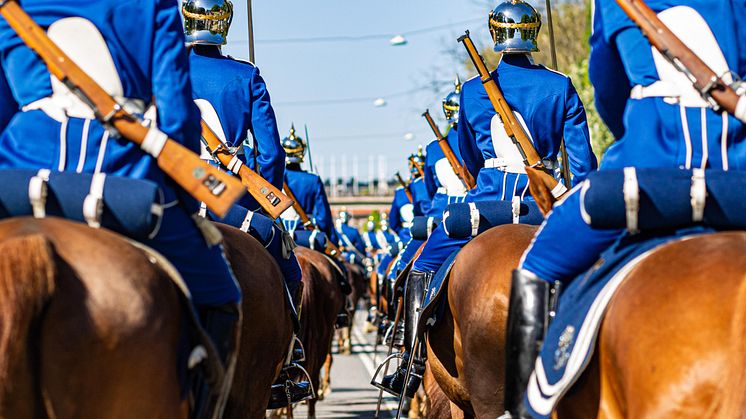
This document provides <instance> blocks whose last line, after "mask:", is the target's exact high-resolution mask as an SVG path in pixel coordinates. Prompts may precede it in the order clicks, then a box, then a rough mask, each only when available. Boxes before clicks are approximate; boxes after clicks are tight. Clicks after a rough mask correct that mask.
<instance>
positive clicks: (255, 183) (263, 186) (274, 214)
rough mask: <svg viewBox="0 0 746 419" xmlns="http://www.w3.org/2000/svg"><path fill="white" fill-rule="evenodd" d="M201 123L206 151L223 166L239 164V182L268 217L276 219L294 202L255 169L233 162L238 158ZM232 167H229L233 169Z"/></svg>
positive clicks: (205, 124) (203, 122) (233, 166)
mask: <svg viewBox="0 0 746 419" xmlns="http://www.w3.org/2000/svg"><path fill="white" fill-rule="evenodd" d="M201 123H202V139H203V140H204V142H205V147H206V148H207V151H208V152H209V153H210V154H211V155H212V157H213V159H215V160H216V161H217V162H218V163H220V164H221V165H222V166H223V167H225V168H227V169H228V168H234V169H235V164H240V166H239V169H238V173H236V175H238V177H239V178H241V183H243V185H244V187H245V188H246V189H247V190H248V191H249V193H250V194H251V196H253V197H254V199H256V201H257V202H258V203H259V205H261V207H262V208H263V209H264V210H265V211H266V212H267V214H269V216H270V218H272V219H276V218H278V217H279V216H280V214H282V213H283V212H285V210H286V209H288V208H290V207H292V206H293V204H294V202H293V201H292V200H291V199H290V198H289V197H287V196H285V194H283V193H282V192H281V191H280V190H279V189H277V188H276V187H275V186H274V185H272V184H271V183H269V182H268V181H267V180H266V179H264V178H263V177H261V176H260V175H259V174H258V173H256V172H255V171H253V170H251V169H249V168H248V167H246V165H245V164H243V163H242V162H240V161H239V162H238V163H234V160H233V159H238V157H236V156H234V155H233V154H231V153H230V152H229V151H228V147H227V146H226V145H225V144H224V143H223V142H222V141H221V140H220V139H219V138H218V136H217V135H216V134H215V132H214V131H213V130H212V129H211V128H210V127H209V126H208V125H207V123H206V122H205V120H204V119H203V120H202V121H201ZM234 169H229V170H231V171H233V170H234Z"/></svg>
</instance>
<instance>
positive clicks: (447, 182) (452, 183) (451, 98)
mask: <svg viewBox="0 0 746 419" xmlns="http://www.w3.org/2000/svg"><path fill="white" fill-rule="evenodd" d="M460 96H461V79H459V78H458V77H457V78H456V82H455V83H454V88H453V91H452V92H450V93H448V95H447V96H446V97H445V98H443V102H442V107H443V114H444V115H445V117H446V121H447V122H448V128H447V132H446V139H447V141H448V145H449V146H450V147H451V150H453V153H454V155H455V156H456V158H457V159H458V161H459V162H463V159H462V158H461V153H460V152H459V142H458V117H459V109H460V102H459V100H460ZM425 151H426V154H425V155H426V156H427V157H426V158H425V169H424V171H425V176H424V179H425V186H426V187H427V193H428V194H429V195H430V196H431V197H432V204H431V206H430V211H428V213H427V214H425V215H427V216H430V217H442V216H443V211H445V209H446V206H447V205H448V204H453V203H456V202H462V201H463V200H464V198H465V197H466V193H467V192H468V190H467V189H466V186H465V185H464V183H463V182H462V181H461V179H459V177H458V174H456V172H455V171H454V169H453V167H451V163H450V162H449V161H448V159H447V158H446V156H445V153H443V149H442V147H441V146H440V144H438V140H437V139H436V140H435V141H432V142H430V144H428V145H427V148H426V149H425ZM462 164H463V163H462Z"/></svg>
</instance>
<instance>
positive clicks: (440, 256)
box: [412, 168, 532, 272]
mask: <svg viewBox="0 0 746 419" xmlns="http://www.w3.org/2000/svg"><path fill="white" fill-rule="evenodd" d="M513 196H519V197H521V199H532V198H531V197H530V194H529V192H528V177H527V176H526V175H525V174H517V173H507V172H503V171H501V170H498V169H487V168H484V169H482V170H480V171H479V175H478V176H477V187H476V188H474V189H472V190H471V191H469V194H468V195H466V199H465V200H464V202H477V201H500V200H506V199H508V200H509V199H512V198H513ZM470 240H471V238H466V239H454V238H450V237H448V235H447V234H446V232H445V229H444V228H443V224H441V225H439V226H438V227H437V228H436V229H435V230H433V233H432V234H431V235H430V238H428V239H427V243H425V247H424V249H422V254H420V257H418V258H417V260H415V262H414V266H413V267H412V269H414V270H416V271H420V272H436V271H437V270H438V269H439V268H440V266H441V265H443V262H445V260H446V259H447V258H448V256H450V255H451V253H453V252H454V251H455V250H458V249H460V248H462V247H464V246H465V245H466V243H468V242H469V241H470Z"/></svg>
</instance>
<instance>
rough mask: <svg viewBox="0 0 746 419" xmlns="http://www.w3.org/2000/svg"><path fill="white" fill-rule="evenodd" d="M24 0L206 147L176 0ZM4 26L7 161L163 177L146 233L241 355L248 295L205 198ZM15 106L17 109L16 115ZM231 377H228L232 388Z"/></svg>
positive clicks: (118, 89)
mask: <svg viewBox="0 0 746 419" xmlns="http://www.w3.org/2000/svg"><path fill="white" fill-rule="evenodd" d="M23 6H24V9H25V11H26V12H27V13H28V14H29V15H30V16H31V17H32V18H33V20H34V21H35V22H37V23H38V24H39V25H40V26H41V27H42V28H43V29H44V30H46V31H47V32H48V35H49V36H50V38H52V39H53V40H54V39H57V40H60V39H61V40H70V39H71V37H72V36H77V37H80V36H82V37H84V40H85V42H83V40H82V39H81V43H85V44H86V45H87V47H85V46H84V47H81V46H80V45H79V43H72V42H69V41H68V42H62V41H58V42H60V44H61V45H60V46H61V47H62V48H63V49H64V50H65V51H67V53H68V54H70V55H71V56H74V60H75V61H76V62H77V63H78V64H79V66H81V67H82V68H84V69H86V70H88V71H89V72H90V73H91V74H90V76H92V77H93V78H94V79H95V80H96V81H97V82H98V83H99V84H101V85H102V87H103V88H104V89H105V90H106V91H107V92H108V93H110V95H112V96H114V97H116V99H117V101H118V103H119V104H121V105H122V106H123V108H124V109H126V110H127V111H128V112H130V113H132V114H135V115H137V116H140V117H142V116H143V115H144V114H145V112H146V110H147V109H148V108H149V107H150V106H152V105H153V103H154V102H157V104H158V107H157V111H156V112H155V113H156V114H157V125H158V128H159V129H160V130H161V131H163V132H164V133H166V134H167V135H168V137H170V138H171V139H173V140H176V141H177V142H179V143H180V144H182V145H184V146H186V147H187V148H189V149H190V150H192V151H193V152H195V153H198V152H199V132H200V129H199V110H198V108H197V107H196V106H195V105H194V102H193V101H192V97H191V86H190V84H189V78H188V70H189V63H188V59H187V55H186V51H185V50H184V35H183V31H182V26H181V22H180V18H179V10H178V4H177V2H175V1H166V0H163V1H157V2H151V3H150V4H148V5H144V7H141V8H139V9H138V11H137V13H134V14H133V13H121V11H122V9H121V4H120V2H116V1H101V2H95V3H85V2H83V3H80V2H76V3H75V4H74V5H72V4H67V3H59V2H58V3H48V2H41V1H33V0H32V1H24V2H23ZM0 34H1V36H0V39H2V41H0V51H1V53H0V57H2V58H0V63H1V64H2V71H0V109H2V111H0V123H2V125H0V131H2V136H1V137H0V144H2V146H1V147H0V169H14V168H27V169H51V170H54V171H77V172H79V173H81V172H82V173H96V174H98V173H106V174H108V175H114V176H123V177H129V178H136V179H146V180H149V181H152V182H155V183H156V184H158V186H159V187H160V189H161V190H162V191H163V194H164V197H165V201H164V202H165V203H166V205H164V213H163V217H162V222H161V225H160V229H159V230H158V232H157V234H156V235H155V236H154V237H152V238H151V239H148V240H144V243H145V244H146V245H148V246H150V247H152V248H154V249H156V250H157V251H158V252H160V253H161V254H163V255H164V256H166V257H167V258H168V260H169V261H171V262H172V263H173V264H174V265H175V266H176V268H177V269H178V271H179V273H180V274H181V276H182V277H183V279H184V280H185V282H186V284H187V285H188V287H189V290H190V291H191V295H192V297H193V301H194V303H195V305H196V307H197V310H198V312H199V315H200V317H201V320H202V325H203V326H204V328H205V330H206V331H207V332H208V334H209V335H210V337H211V338H212V339H213V341H214V343H215V346H216V348H217V349H218V351H219V352H220V355H221V357H222V358H223V361H224V362H226V363H227V362H228V360H229V359H232V358H234V351H235V343H236V342H235V341H236V336H237V331H238V327H239V323H240V314H239V313H240V312H239V302H240V299H241V295H240V290H239V288H238V285H237V283H236V280H235V278H234V276H233V273H232V271H231V268H230V267H229V266H228V264H227V262H226V260H225V257H224V254H223V248H222V246H221V245H220V244H217V243H216V242H217V241H219V240H214V239H215V236H214V234H212V233H214V230H213V229H214V228H213V227H212V226H211V225H206V224H205V221H204V220H202V219H200V218H199V217H197V216H196V214H197V212H198V209H199V204H198V202H197V201H196V200H194V199H193V198H192V197H191V196H189V195H188V194H187V193H186V192H185V191H184V190H183V189H181V188H180V187H178V186H176V184H175V183H174V182H172V181H170V180H169V179H167V177H166V176H165V175H164V172H163V171H161V169H160V168H159V167H158V165H157V164H156V159H154V158H153V157H152V156H151V155H149V154H148V153H146V152H145V151H143V150H142V149H141V148H140V147H138V146H137V145H136V144H135V143H133V142H129V141H125V140H123V139H121V138H119V135H118V134H117V133H115V131H113V130H111V129H108V128H107V127H106V126H104V125H102V124H101V123H100V122H99V121H98V120H97V119H96V118H95V115H94V111H93V110H92V109H91V107H90V106H89V105H87V104H85V103H83V102H82V101H81V100H79V99H78V98H77V97H76V96H74V95H73V94H71V92H70V90H69V89H68V88H67V87H65V86H64V85H63V84H62V83H60V82H59V80H57V79H56V78H55V77H52V76H50V73H49V71H48V70H47V67H46V66H45V64H44V62H43V61H42V60H41V59H40V57H39V56H38V55H36V54H35V53H34V52H33V51H32V50H30V49H29V48H27V47H26V46H24V45H23V43H22V42H21V40H20V39H19V38H18V36H17V35H16V33H15V32H14V31H13V30H12V29H11V28H10V27H9V26H8V24H7V22H6V21H5V20H0ZM134 34H136V35H137V36H132V35H134ZM78 39H80V38H78ZM76 46H78V48H79V49H78V50H76V48H75V47H76ZM80 48H83V49H82V50H81V49H80ZM5 86H8V87H9V88H10V89H5ZM11 93H12V96H11V95H10V94H11ZM7 110H19V112H17V113H15V115H14V116H13V117H12V118H11V119H10V120H8V118H7V115H6V111H7ZM30 138H33V139H34V140H33V141H29V139H30ZM203 232H209V233H211V234H209V235H203ZM206 237H209V238H210V239H209V240H208V239H207V238H206ZM226 378H229V377H226ZM228 386H229V385H223V386H222V387H223V389H224V390H226V391H227V388H228ZM205 405H206V404H205ZM208 409H209V410H210V411H211V412H212V411H213V410H214V411H215V412H218V411H219V410H220V409H221V407H220V406H218V402H217V398H215V397H214V398H213V399H212V400H211V401H210V407H209V408H207V409H206V410H203V411H201V412H193V413H195V414H197V415H200V414H207V413H206V412H207V410H208ZM211 414H212V413H211Z"/></svg>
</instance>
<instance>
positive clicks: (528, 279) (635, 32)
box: [505, 0, 746, 418]
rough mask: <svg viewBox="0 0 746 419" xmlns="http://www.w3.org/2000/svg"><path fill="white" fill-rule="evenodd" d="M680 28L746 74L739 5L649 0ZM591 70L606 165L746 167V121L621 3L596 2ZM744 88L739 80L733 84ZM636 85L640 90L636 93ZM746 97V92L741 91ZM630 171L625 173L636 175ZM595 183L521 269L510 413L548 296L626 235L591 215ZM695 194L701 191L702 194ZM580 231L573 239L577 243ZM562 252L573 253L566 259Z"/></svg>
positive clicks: (706, 55)
mask: <svg viewBox="0 0 746 419" xmlns="http://www.w3.org/2000/svg"><path fill="white" fill-rule="evenodd" d="M646 3H647V4H648V6H649V7H650V8H651V9H652V10H653V12H655V13H656V14H657V15H658V17H659V18H660V19H661V21H663V22H664V23H665V24H666V25H667V26H668V27H669V28H670V29H671V31H672V32H673V33H674V34H676V35H677V36H678V37H679V38H680V39H681V40H682V41H683V42H684V44H686V45H687V46H688V47H689V49H691V50H692V51H693V52H694V53H695V54H696V55H697V56H699V57H700V58H701V59H702V60H703V61H704V62H705V63H706V64H707V65H708V66H709V67H710V68H711V69H712V70H713V71H714V72H715V73H716V74H717V75H719V76H721V77H723V79H724V80H727V81H725V83H727V84H730V83H735V82H736V80H735V78H734V77H733V76H732V75H735V76H738V75H744V74H746V67H744V65H745V63H746V61H744V59H743V58H744V56H746V50H745V49H744V48H743V45H742V42H743V39H744V38H743V36H742V34H743V32H740V33H739V29H738V28H739V25H738V22H739V20H738V19H737V18H736V17H735V16H738V15H739V13H740V15H741V16H743V6H742V5H741V4H736V2H732V1H708V2H693V1H683V0H682V1H674V2H670V1H658V0H649V1H647V2H646ZM594 5H595V16H594V27H593V34H592V36H591V55H590V62H589V67H590V68H589V74H590V78H591V82H592V83H593V85H594V87H595V94H596V106H597V108H598V110H599V113H600V114H601V116H602V117H603V119H604V121H605V122H606V124H607V126H608V127H609V128H610V129H611V131H612V133H613V134H614V136H615V137H616V139H617V141H616V142H615V143H614V144H613V145H612V146H611V147H609V149H608V150H607V151H606V153H605V155H604V159H603V163H602V165H601V169H600V170H601V171H605V170H615V169H616V170H618V169H622V168H625V167H628V166H630V167H634V168H681V169H710V168H711V169H715V170H729V169H730V170H744V168H745V167H746V158H745V157H746V154H745V153H744V144H746V126H745V125H744V124H743V123H742V122H741V121H739V120H738V119H737V118H735V117H734V116H733V115H730V114H728V113H727V112H723V111H716V110H715V109H713V102H711V101H709V100H706V97H707V95H703V94H700V93H699V92H698V91H697V90H695V89H694V87H693V85H692V82H691V81H690V80H689V79H687V78H686V77H685V76H684V74H683V73H680V71H679V70H678V69H676V68H675V67H673V66H672V65H671V64H670V63H669V62H668V61H666V60H665V59H663V57H662V55H661V54H660V53H659V52H658V51H657V50H656V49H655V48H652V47H651V45H650V43H649V42H648V40H647V39H646V38H645V37H644V36H643V34H642V32H641V31H640V29H638V27H637V26H636V25H635V23H634V22H633V21H632V20H630V18H629V17H628V16H627V15H626V14H625V13H624V11H623V10H622V8H621V7H620V6H619V5H618V4H617V3H616V2H614V1H612V0H596V1H595V4H594ZM733 85H734V86H735V87H736V89H735V90H736V91H738V89H737V87H738V85H737V83H735V84H733ZM630 86H632V89H631V90H630V88H629V87H630ZM740 94H741V96H742V98H741V100H742V101H744V99H743V92H742V91H741V93H740ZM627 170H629V169H625V171H627ZM585 189H586V186H585V185H584V186H582V187H578V188H575V189H574V190H572V191H571V193H570V194H569V195H568V196H567V197H566V198H565V199H564V200H563V201H561V202H560V203H559V204H557V205H555V206H554V209H553V211H552V212H551V213H550V214H549V215H548V217H547V219H546V220H545V222H544V224H543V225H542V227H541V229H540V230H539V232H538V234H537V235H536V237H535V238H534V241H533V243H532V245H531V246H530V247H529V248H528V249H527V251H526V252H525V253H524V255H523V259H522V261H521V264H520V266H519V269H517V270H516V271H514V274H513V282H512V289H511V296H510V309H509V310H510V313H509V320H508V336H507V338H508V342H507V346H508V363H507V365H508V370H507V371H506V385H505V388H506V390H505V409H506V411H507V412H508V414H506V417H510V416H512V417H521V418H523V417H527V416H528V413H527V411H526V407H525V406H524V405H523V403H522V400H523V395H524V392H525V389H526V386H527V383H528V381H529V376H530V375H531V372H532V371H533V368H534V360H535V359H536V356H537V351H538V347H539V346H538V345H537V341H538V340H541V339H542V338H543V334H544V332H545V330H544V324H545V323H544V321H545V319H546V315H547V312H546V308H547V296H546V293H547V292H549V289H550V288H551V287H552V286H553V284H555V283H564V285H566V284H567V283H568V281H570V280H571V279H572V278H575V277H576V276H578V275H579V274H582V273H583V272H585V271H587V270H588V269H590V268H591V266H592V265H594V263H596V261H597V260H598V259H599V255H600V254H601V253H602V252H603V251H604V250H606V249H607V248H609V247H610V246H611V245H612V244H614V243H615V242H617V240H619V239H620V237H622V236H623V235H624V234H625V231H624V230H608V229H607V230H603V229H593V228H591V227H590V226H589V223H590V222H589V221H586V220H587V219H588V217H587V215H586V214H585V213H584V212H583V207H582V200H583V195H584V190H585ZM626 189H627V188H626V184H625V190H626ZM692 199H694V197H692ZM567 237H572V240H567ZM562 255H573V257H570V258H566V257H562Z"/></svg>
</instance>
